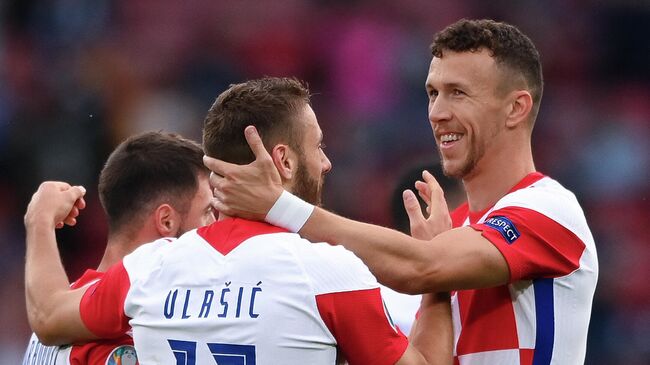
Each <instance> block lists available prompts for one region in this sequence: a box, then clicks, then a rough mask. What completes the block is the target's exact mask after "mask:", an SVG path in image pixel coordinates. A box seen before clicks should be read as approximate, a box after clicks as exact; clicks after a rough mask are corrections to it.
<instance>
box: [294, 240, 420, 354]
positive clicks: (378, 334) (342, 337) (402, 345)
mask: <svg viewBox="0 0 650 365" xmlns="http://www.w3.org/2000/svg"><path fill="white" fill-rule="evenodd" d="M309 247H310V253H309V254H307V253H306V252H303V253H302V254H301V257H302V258H303V259H304V260H305V270H306V271H307V274H308V276H310V278H311V281H312V285H313V288H314V291H315V298H316V305H317V307H318V312H319V314H320V317H321V319H322V320H323V322H324V323H325V325H326V326H327V328H328V329H329V331H330V333H331V334H332V335H333V336H334V338H335V340H336V342H337V345H338V346H339V349H340V350H341V351H342V352H343V354H344V355H345V357H346V359H347V361H348V363H349V364H350V365H355V364H379V365H382V364H386V365H388V364H390V365H392V364H394V363H395V362H397V360H399V359H400V358H401V357H402V355H403V354H404V351H406V348H407V346H408V340H407V338H406V336H405V335H404V334H403V333H402V332H401V331H400V330H399V329H398V328H397V327H396V326H395V325H394V324H393V322H392V319H391V318H390V315H389V314H388V310H387V309H386V307H385V306H384V302H383V300H382V297H381V291H380V288H379V284H378V283H377V279H376V278H375V277H374V276H373V275H372V274H371V273H370V270H368V268H367V267H366V266H365V265H364V264H363V262H362V261H361V260H360V259H359V258H358V257H356V256H355V255H354V254H353V253H352V252H350V251H348V250H346V249H345V248H343V247H341V246H336V247H333V246H330V245H328V244H326V243H321V244H312V245H310V246H309Z"/></svg>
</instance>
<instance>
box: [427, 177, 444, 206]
mask: <svg viewBox="0 0 650 365" xmlns="http://www.w3.org/2000/svg"><path fill="white" fill-rule="evenodd" d="M422 178H423V179H424V181H425V182H426V184H427V188H428V189H429V197H430V200H431V201H430V202H429V203H428V204H429V205H437V204H440V205H442V204H444V206H445V208H446V207H447V202H446V201H445V194H444V192H443V191H442V188H441V187H440V184H438V181H437V180H436V178H435V177H433V175H431V173H430V172H429V171H427V170H424V171H423V172H422Z"/></svg>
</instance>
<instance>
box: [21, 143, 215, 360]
mask: <svg viewBox="0 0 650 365" xmlns="http://www.w3.org/2000/svg"><path fill="white" fill-rule="evenodd" d="M202 156H203V150H202V149H201V147H200V146H199V145H198V144H197V143H196V142H194V141H190V140H187V139H184V138H182V137H180V136H178V135H175V134H170V133H163V132H148V133H142V134H140V135H136V136H133V137H130V138H128V139H127V140H125V141H124V142H122V143H120V145H119V146H118V147H117V148H116V149H115V150H114V151H113V152H112V153H111V155H110V156H109V158H108V160H107V161H106V164H105V166H104V168H103V169H102V171H101V173H100V176H99V189H98V190H99V195H100V200H101V202H102V205H103V207H104V210H105V212H106V215H107V218H108V223H109V224H108V225H109V232H108V241H107V243H106V249H105V252H104V255H103V257H102V260H101V262H100V264H99V266H98V267H97V268H96V269H88V270H86V272H85V273H84V274H83V275H82V276H81V277H80V278H79V279H77V280H76V281H75V282H74V283H72V286H71V287H72V288H81V287H86V286H88V285H90V284H92V283H95V282H97V281H98V280H101V278H102V276H103V275H104V272H105V271H106V270H107V269H108V268H109V267H111V266H112V265H113V264H115V263H117V262H119V260H120V259H121V258H122V257H123V256H124V255H125V254H127V253H130V252H131V251H133V249H135V248H136V247H138V246H139V245H141V244H143V243H146V242H150V241H152V240H155V239H158V238H160V237H178V236H179V235H181V234H182V233H184V232H186V231H188V230H190V229H193V228H196V227H198V226H202V225H205V224H208V223H211V222H213V221H214V216H213V214H212V211H211V207H210V198H211V197H212V194H211V193H210V188H209V186H208V179H207V178H208V174H207V170H206V169H205V167H204V166H203V165H202V162H201V157H202ZM48 185H52V184H50V183H48ZM54 185H58V186H64V187H65V186H66V185H63V184H54ZM44 190H48V189H44V188H42V189H41V190H40V192H41V194H42V195H46V196H45V197H42V198H48V196H47V195H48V193H47V192H45V191H44ZM52 190H54V193H55V194H56V192H58V191H59V188H57V187H56V186H55V187H54V189H52ZM28 272H29V270H28ZM28 299H29V297H28ZM30 318H32V319H33V318H34V314H33V313H32V315H31V316H30ZM32 325H33V326H35V329H36V330H37V332H39V333H41V334H42V335H45V336H44V337H42V338H43V340H44V341H45V342H47V341H49V340H50V339H49V338H47V328H46V326H47V323H40V322H38V321H37V322H32ZM127 332H128V331H124V332H122V333H121V335H120V336H118V337H117V338H113V339H111V340H99V341H93V342H89V343H86V344H76V345H65V346H46V345H44V344H43V343H41V342H40V341H39V339H38V337H37V336H36V334H32V337H31V339H30V341H29V345H28V348H27V350H26V351H25V356H24V358H23V365H47V364H70V365H81V364H90V365H93V364H98V365H104V364H107V363H109V364H110V363H114V364H115V363H121V364H128V363H129V362H132V363H134V364H135V361H136V354H135V352H134V348H133V339H132V337H131V336H130V334H128V333H127Z"/></svg>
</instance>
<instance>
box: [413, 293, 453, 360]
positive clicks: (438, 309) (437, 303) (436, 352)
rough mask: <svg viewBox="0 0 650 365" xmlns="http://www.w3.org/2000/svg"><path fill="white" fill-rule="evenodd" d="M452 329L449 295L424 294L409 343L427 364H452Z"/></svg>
mask: <svg viewBox="0 0 650 365" xmlns="http://www.w3.org/2000/svg"><path fill="white" fill-rule="evenodd" d="M452 328H453V327H452V323H451V305H450V299H449V294H448V293H436V294H425V295H423V297H422V306H421V307H420V317H419V319H418V321H417V324H416V325H415V326H414V327H413V329H412V331H411V334H410V336H409V342H410V343H411V345H412V346H413V347H414V348H415V349H417V350H418V352H419V353H420V354H421V355H422V356H423V357H424V358H425V359H426V362H427V364H435V365H449V364H451V363H452V362H453V355H452V354H453V351H452V349H453V329H452Z"/></svg>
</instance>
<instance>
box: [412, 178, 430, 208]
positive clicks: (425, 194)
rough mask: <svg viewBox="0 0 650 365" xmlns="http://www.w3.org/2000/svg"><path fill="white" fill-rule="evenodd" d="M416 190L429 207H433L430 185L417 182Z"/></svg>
mask: <svg viewBox="0 0 650 365" xmlns="http://www.w3.org/2000/svg"><path fill="white" fill-rule="evenodd" d="M415 189H416V190H417V191H418V195H419V196H420V198H422V200H424V202H425V203H427V205H431V197H430V195H431V191H430V190H429V185H427V183H425V182H422V181H420V180H418V181H416V182H415Z"/></svg>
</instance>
